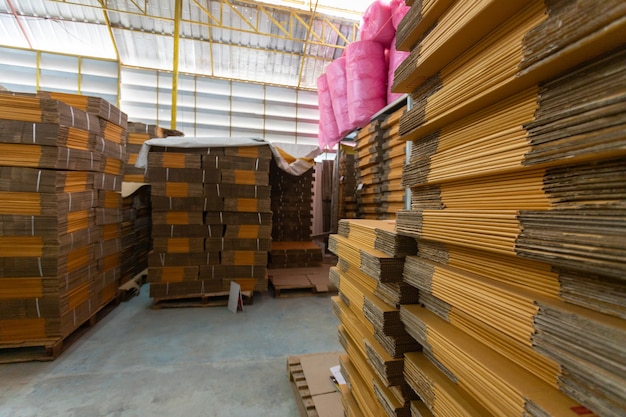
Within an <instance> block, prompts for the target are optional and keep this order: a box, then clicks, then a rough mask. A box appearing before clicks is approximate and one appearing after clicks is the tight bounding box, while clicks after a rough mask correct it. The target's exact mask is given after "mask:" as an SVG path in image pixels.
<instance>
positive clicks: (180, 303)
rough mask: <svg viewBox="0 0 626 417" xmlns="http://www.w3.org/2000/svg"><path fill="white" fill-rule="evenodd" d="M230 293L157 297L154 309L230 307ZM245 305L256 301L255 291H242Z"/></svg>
mask: <svg viewBox="0 0 626 417" xmlns="http://www.w3.org/2000/svg"><path fill="white" fill-rule="evenodd" d="M229 294H230V293H229V292H228V291H223V292H215V293H206V294H189V295H175V296H168V297H155V298H154V299H153V301H152V308H154V309H161V308H182V307H215V306H226V305H228V296H229ZM241 296H242V298H243V303H244V305H252V303H253V301H254V292H253V291H241Z"/></svg>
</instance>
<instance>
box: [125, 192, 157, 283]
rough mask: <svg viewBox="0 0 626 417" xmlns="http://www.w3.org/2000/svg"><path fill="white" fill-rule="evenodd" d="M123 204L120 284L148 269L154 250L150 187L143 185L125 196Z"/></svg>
mask: <svg viewBox="0 0 626 417" xmlns="http://www.w3.org/2000/svg"><path fill="white" fill-rule="evenodd" d="M122 191H123V190H122ZM122 204H123V222H122V262H121V268H122V277H121V281H120V284H125V283H126V282H128V281H130V280H131V279H133V278H134V277H136V276H137V275H139V274H140V273H142V272H143V271H144V270H145V269H146V268H148V254H149V253H150V250H151V249H152V240H151V235H152V218H151V215H150V214H151V207H150V186H149V185H147V184H146V185H143V186H141V187H139V188H138V189H137V190H135V191H134V192H132V193H130V194H128V195H126V196H124V198H123V201H122Z"/></svg>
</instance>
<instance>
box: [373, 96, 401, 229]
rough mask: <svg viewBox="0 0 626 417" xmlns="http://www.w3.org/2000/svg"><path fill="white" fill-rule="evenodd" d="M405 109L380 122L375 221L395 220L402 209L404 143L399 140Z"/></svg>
mask: <svg viewBox="0 0 626 417" xmlns="http://www.w3.org/2000/svg"><path fill="white" fill-rule="evenodd" d="M405 109H406V107H405V106H403V107H402V108H401V109H399V110H396V111H395V112H393V113H391V114H390V115H388V116H386V117H385V118H384V119H383V120H382V122H381V128H382V130H383V145H382V151H383V158H382V162H381V164H380V170H379V172H378V178H379V179H380V185H379V186H378V187H377V188H376V192H377V194H379V195H380V197H381V198H380V209H379V213H378V216H377V219H380V220H385V219H395V218H396V213H397V212H398V210H402V209H404V198H405V194H406V192H405V189H404V186H403V185H402V167H403V166H404V164H405V160H406V141H404V140H402V139H401V138H400V133H399V128H400V116H402V114H403V113H404V111H405Z"/></svg>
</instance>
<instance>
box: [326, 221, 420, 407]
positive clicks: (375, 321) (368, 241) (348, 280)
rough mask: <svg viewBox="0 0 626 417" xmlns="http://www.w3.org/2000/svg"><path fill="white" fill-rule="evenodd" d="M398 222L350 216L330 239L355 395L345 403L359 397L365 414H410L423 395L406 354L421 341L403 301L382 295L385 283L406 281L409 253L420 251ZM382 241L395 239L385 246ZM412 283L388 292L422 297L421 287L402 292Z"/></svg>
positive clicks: (335, 304)
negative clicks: (411, 379)
mask: <svg viewBox="0 0 626 417" xmlns="http://www.w3.org/2000/svg"><path fill="white" fill-rule="evenodd" d="M393 227H394V226H393V223H392V222H389V221H381V220H345V219H344V220H341V221H340V222H339V233H340V234H339V235H331V236H330V240H329V241H330V249H331V250H332V251H334V252H335V254H337V255H338V256H339V263H338V266H337V267H333V268H331V271H330V278H331V281H332V282H333V283H334V284H335V285H336V286H337V287H338V288H339V296H337V297H333V299H332V302H333V310H334V311H335V314H336V315H337V316H338V317H339V319H340V321H341V325H340V326H339V340H340V342H341V343H342V345H343V347H344V348H345V350H346V352H347V356H345V357H343V358H342V361H341V362H342V368H343V372H345V373H346V374H347V375H346V379H347V380H348V381H349V384H350V397H346V398H345V399H344V403H345V404H347V405H348V406H349V407H350V405H349V403H350V401H349V399H350V398H353V399H354V403H356V405H354V404H353V405H352V406H351V407H352V408H355V407H356V408H358V409H359V410H360V412H361V413H362V414H363V415H373V416H381V415H387V416H410V408H411V406H410V403H411V401H416V400H418V398H417V396H416V395H415V393H414V392H413V391H412V390H411V389H410V388H409V386H408V385H407V384H406V382H405V380H404V375H403V371H404V359H403V354H404V353H405V352H411V351H416V350H419V349H420V346H419V344H418V343H417V342H416V341H415V340H414V339H413V338H412V337H410V336H409V335H408V334H407V332H406V331H405V329H404V325H403V324H402V322H401V320H400V311H399V309H398V307H397V305H396V304H395V303H388V298H387V297H379V296H378V293H379V287H381V286H383V285H385V283H386V282H394V281H399V280H400V276H399V275H398V273H400V274H401V270H402V265H403V263H404V256H405V255H407V254H414V253H415V252H416V251H417V247H416V245H415V242H414V241H413V239H410V238H406V237H399V236H398V235H397V234H395V233H394V232H393ZM382 236H384V238H382ZM382 240H386V241H387V242H390V241H391V242H394V243H393V244H389V243H384V244H381V245H379V244H378V242H379V241H382ZM378 248H382V249H384V250H385V252H383V251H382V250H380V249H378ZM374 259H375V260H377V262H375V265H376V267H375V268H374V267H372V261H373V260H374ZM389 261H393V262H389ZM398 267H399V269H398ZM409 288H410V286H408V285H403V286H396V287H392V289H388V290H387V292H393V290H394V289H395V290H397V291H398V294H396V297H395V298H396V299H403V301H407V302H417V297H416V295H417V294H416V292H415V291H411V290H409V291H406V294H400V292H403V289H407V290H408V289H409ZM410 295H413V296H414V298H413V299H409V297H410ZM344 397H345V396H344Z"/></svg>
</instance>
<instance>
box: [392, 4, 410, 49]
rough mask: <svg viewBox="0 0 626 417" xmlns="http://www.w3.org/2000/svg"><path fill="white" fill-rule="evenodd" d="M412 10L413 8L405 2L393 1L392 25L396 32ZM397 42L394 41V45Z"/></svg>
mask: <svg viewBox="0 0 626 417" xmlns="http://www.w3.org/2000/svg"><path fill="white" fill-rule="evenodd" d="M410 9H411V8H410V7H409V6H407V5H406V4H405V3H404V0H393V1H392V2H391V24H392V25H393V30H394V32H395V31H396V30H397V29H398V25H399V24H400V22H401V21H402V19H404V16H405V15H406V14H407V13H408V11H409V10H410ZM394 36H395V33H394ZM395 42H396V40H395V39H394V40H393V43H395Z"/></svg>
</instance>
